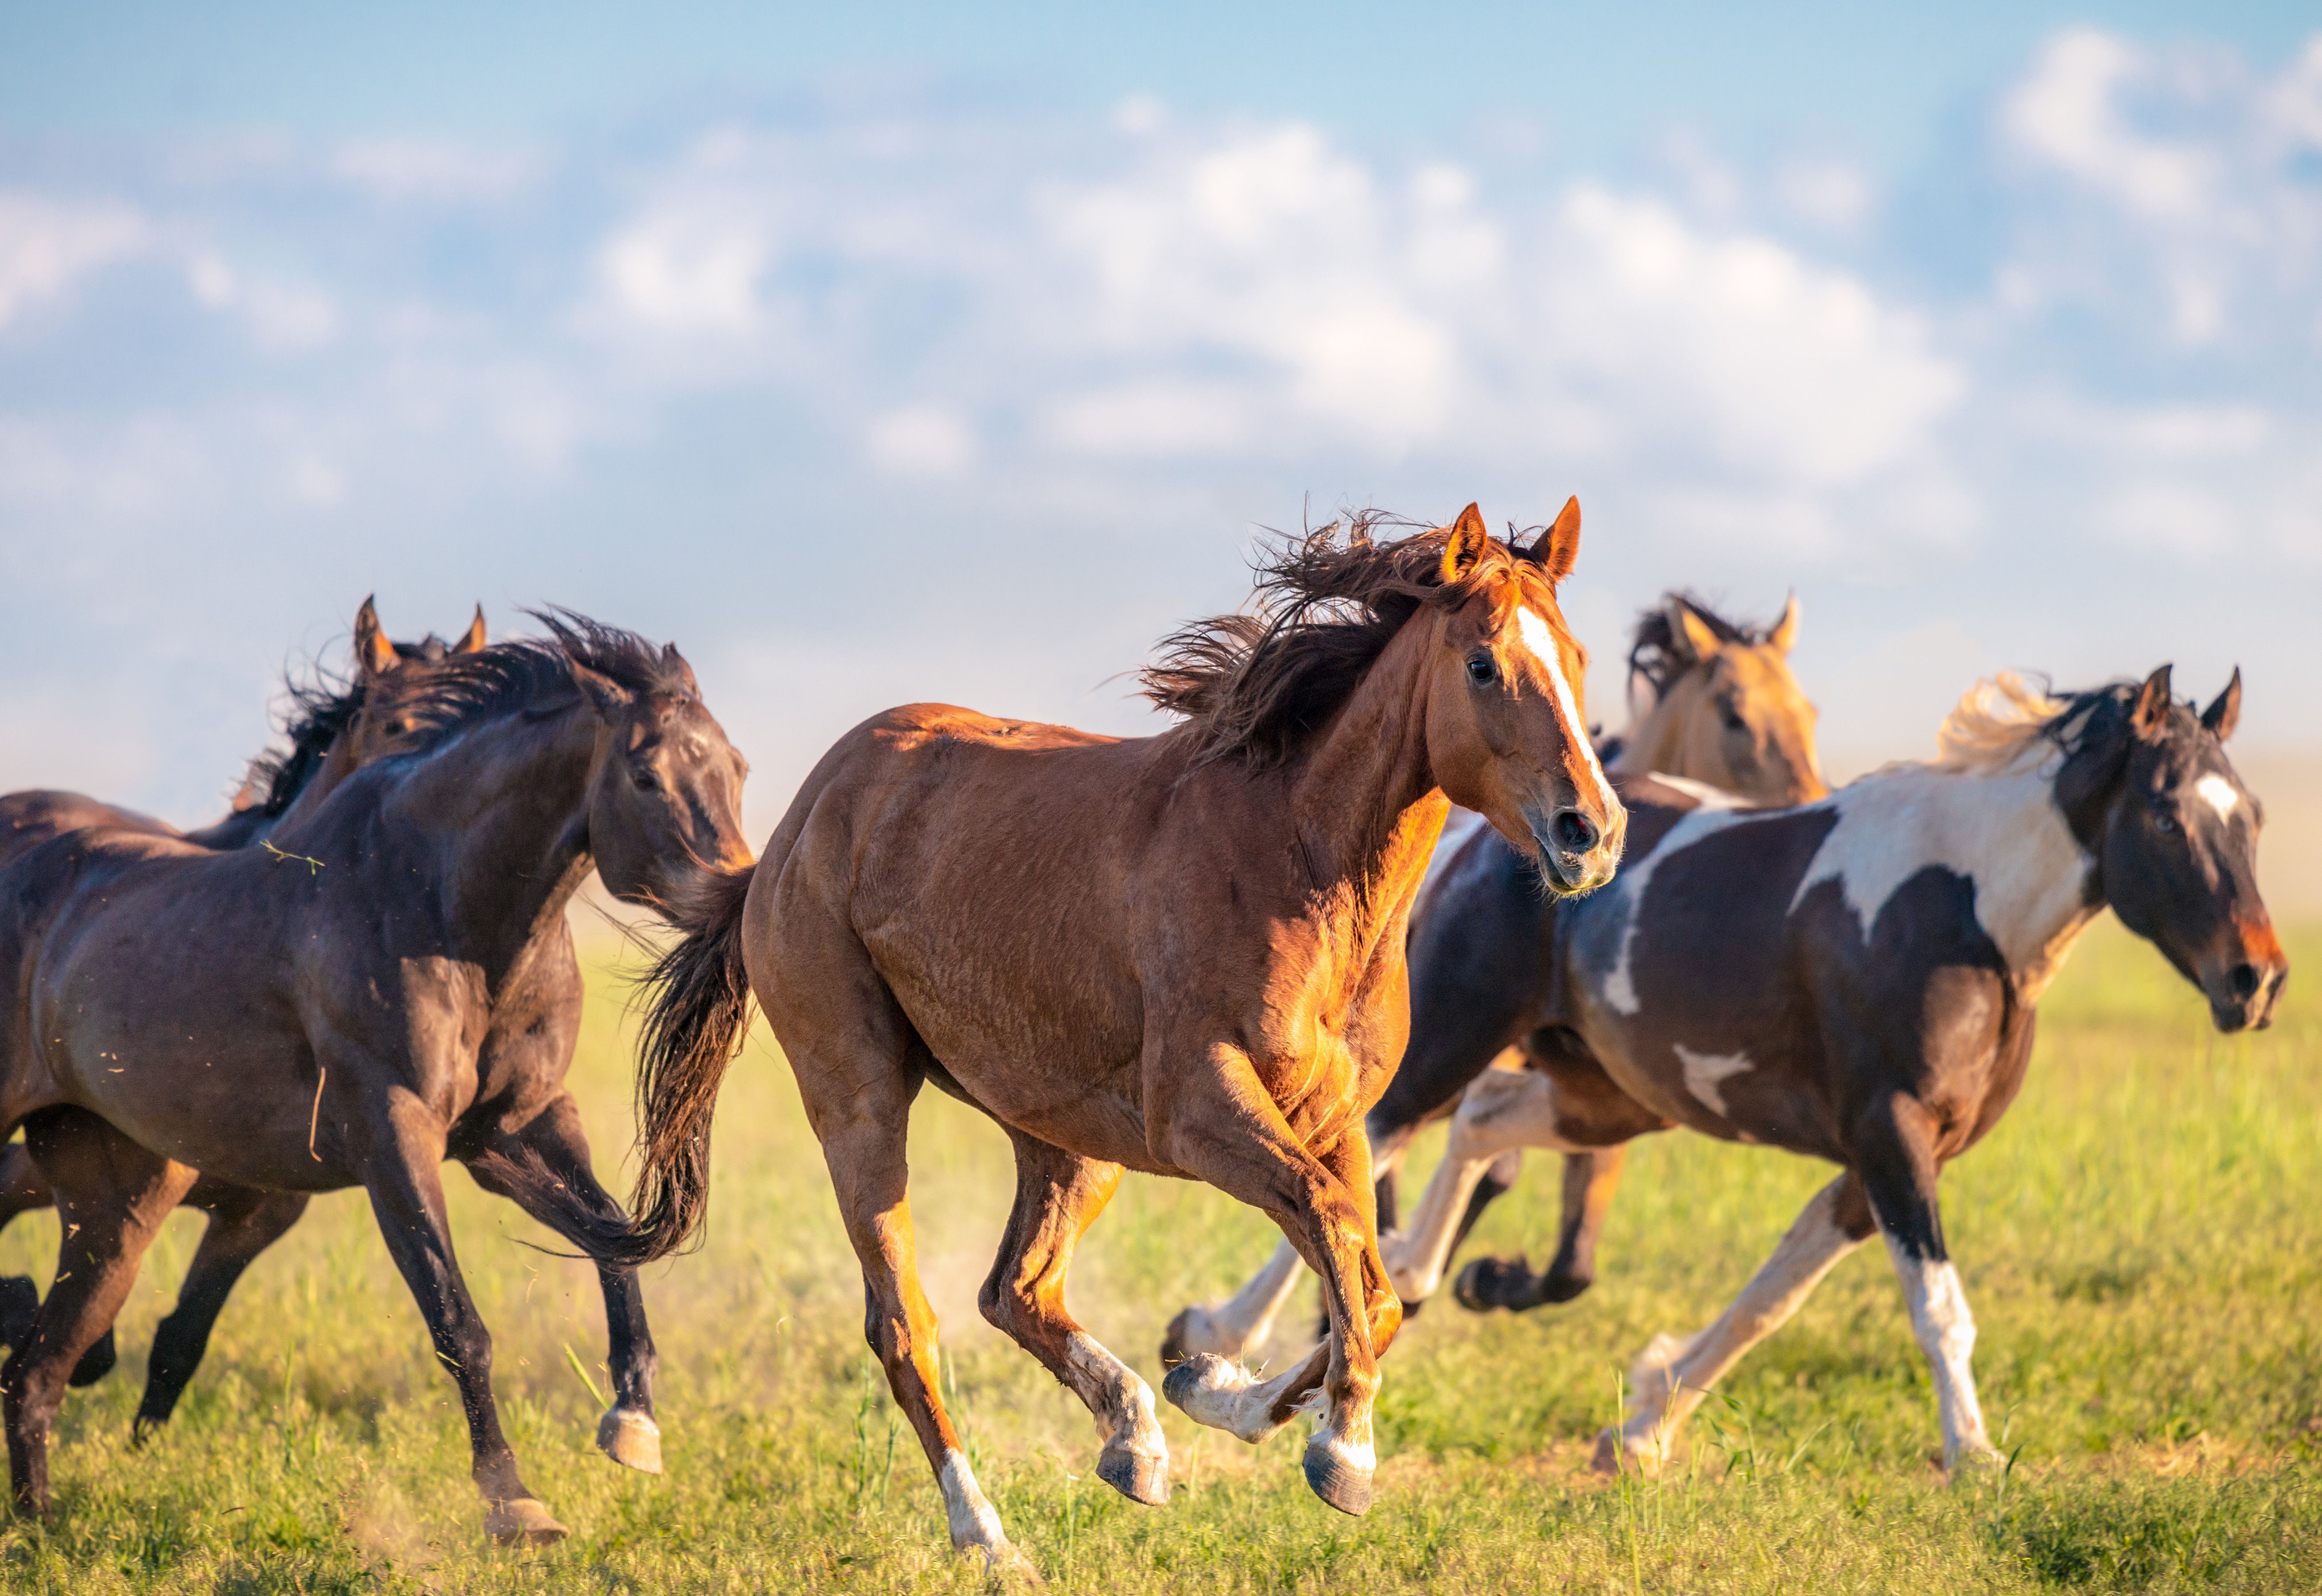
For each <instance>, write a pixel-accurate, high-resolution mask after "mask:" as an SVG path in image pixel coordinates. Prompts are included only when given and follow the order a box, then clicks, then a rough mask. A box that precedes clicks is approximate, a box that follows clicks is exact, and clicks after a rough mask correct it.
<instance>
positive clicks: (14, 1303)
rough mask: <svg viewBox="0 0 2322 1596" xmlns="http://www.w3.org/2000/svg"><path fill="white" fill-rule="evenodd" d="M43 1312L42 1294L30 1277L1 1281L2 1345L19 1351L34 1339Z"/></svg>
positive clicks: (16, 1277) (11, 1276)
mask: <svg viewBox="0 0 2322 1596" xmlns="http://www.w3.org/2000/svg"><path fill="white" fill-rule="evenodd" d="M40 1311H41V1290H40V1288H39V1287H38V1286H35V1285H34V1284H33V1283H32V1276H31V1275H29V1274H12V1275H8V1276H6V1277H5V1278H0V1345H5V1346H8V1347H10V1348H12V1349H13V1348H15V1347H20V1346H22V1345H24V1343H25V1342H27V1341H29V1340H31V1339H32V1320H33V1319H34V1318H37V1317H39V1315H40Z"/></svg>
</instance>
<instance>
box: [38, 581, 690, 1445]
mask: <svg viewBox="0 0 2322 1596" xmlns="http://www.w3.org/2000/svg"><path fill="white" fill-rule="evenodd" d="M485 641H486V638H485V631H484V612H483V606H480V605H479V606H477V608H476V618H475V619H474V621H473V622H471V624H470V625H469V627H468V629H467V631H466V632H465V633H463V634H462V635H461V636H460V637H459V639H458V640H457V641H455V642H452V643H446V642H444V641H443V639H442V638H440V637H437V636H436V635H435V634H434V633H432V632H431V633H429V634H427V636H426V637H425V638H424V639H422V640H421V641H420V642H417V643H398V642H396V641H394V640H393V639H391V638H389V636H388V635H387V634H386V632H385V631H384V630H383V629H382V628H381V627H380V625H379V610H378V607H377V606H376V605H375V604H374V603H373V602H372V601H371V600H370V598H365V599H364V600H363V601H362V606H361V608H360V609H358V610H357V611H356V612H355V623H354V649H353V652H354V674H353V676H352V680H351V681H350V682H349V683H348V685H347V686H346V687H345V688H344V689H339V690H334V689H331V688H328V687H316V686H305V685H299V686H294V687H293V688H292V689H291V690H290V701H291V706H292V711H291V719H290V722H289V725H288V726H287V727H286V728H285V730H286V736H287V742H288V746H287V747H285V748H284V749H283V750H281V751H280V752H268V753H264V754H261V755H260V756H259V757H258V758H257V759H255V760H253V761H251V767H250V771H249V774H248V776H247V777H246V779H245V780H243V782H242V791H241V792H240V793H239V794H238V795H237V796H236V797H235V799H234V805H233V811H232V812H231V813H230V814H228V815H227V816H225V818H224V819H223V820H219V821H217V822H215V824H213V825H206V826H204V827H202V828H200V829H199V830H197V831H191V832H187V833H185V834H184V836H185V837H186V839H187V841H189V842H194V843H198V844H202V845H203V846H205V847H209V848H240V847H248V846H251V845H252V844H257V843H260V842H262V841H263V840H264V839H265V837H266V835H267V834H269V833H270V832H271V831H272V830H273V829H274V828H275V827H276V826H277V825H280V824H281V822H282V819H283V817H284V816H285V815H286V814H288V811H289V810H290V807H291V806H292V805H293V804H296V803H299V802H301V801H302V800H303V801H304V802H306V803H308V804H312V803H315V802H318V801H320V800H321V799H322V798H325V797H326V796H327V795H328V794H329V793H330V791H331V790H332V789H334V788H335V787H336V786H337V785H338V784H339V782H340V781H342V780H345V778H346V777H347V776H348V775H350V774H352V772H353V771H358V770H360V769H361V768H362V767H363V766H364V765H366V764H368V763H370V762H371V761H372V760H374V759H376V758H378V757H379V755H380V754H382V753H384V752H388V750H389V748H391V747H392V746H394V744H395V743H396V741H397V737H398V733H397V731H396V729H395V728H394V727H393V725H391V724H390V719H391V717H387V716H364V715H363V714H362V713H361V711H362V706H363V703H364V700H365V698H366V695H367V694H368V693H369V692H370V689H371V688H372V687H374V686H375V685H377V684H378V683H379V680H380V679H381V678H383V677H385V676H386V675H387V674H388V673H389V671H393V670H403V671H406V672H414V671H425V670H432V669H433V668H434V667H435V666H437V665H440V664H442V663H443V661H445V660H446V659H449V658H451V657H453V655H456V654H465V653H474V652H476V651H477V650H479V649H480V648H482V647H483V646H484V643H485ZM91 826H102V827H107V828H112V829H115V830H123V831H134V830H138V829H141V828H142V829H145V830H148V831H151V832H152V833H153V834H155V835H158V836H176V835H178V832H177V831H176V829H175V828H174V827H171V826H169V825H166V824H164V823H163V822H161V821H159V820H155V819H152V818H151V817H150V816H143V815H140V814H138V813H137V812H135V811H134V810H132V809H124V808H121V807H118V806H116V805H113V804H107V803H103V802H101V801H99V800H97V799H96V798H85V797H83V796H82V795H80V794H79V793H70V792H53V791H33V792H17V793H9V794H7V795H5V797H0V864H5V863H6V862H7V861H8V860H10V859H13V858H14V857H15V856H16V855H17V854H18V853H23V852H24V851H25V850H27V849H29V848H31V847H32V846H33V845H34V844H38V843H41V842H45V841H47V840H48V839H50V838H51V837H54V836H58V835H60V834H63V833H64V832H67V831H75V830H81V829H84V828H87V827H91ZM55 1200H56V1194H55V1193H54V1192H53V1191H51V1190H50V1189H49V1183H48V1181H46V1180H44V1179H43V1178H42V1177H41V1172H40V1170H39V1168H38V1167H37V1166H36V1165H35V1164H34V1163H33V1162H32V1153H31V1150H30V1149H29V1148H27V1147H26V1146H25V1145H24V1144H23V1143H22V1142H11V1143H9V1144H8V1145H7V1146H6V1147H5V1149H0V1227H5V1225H7V1224H8V1223H9V1222H10V1221H11V1220H13V1219H14V1218H16V1216H17V1215H19V1214H22V1213H26V1212H29V1211H30V1210H32V1209H34V1208H48V1207H50V1206H51V1205H52V1204H53V1203H54V1202H55ZM185 1206H186V1207H187V1208H200V1209H202V1210H203V1211H204V1213H205V1214H206V1215H207V1222H206V1225H205V1226H204V1227H203V1231H202V1240H201V1245H200V1246H199V1247H198V1248H197V1250H196V1252H195V1254H194V1261H193V1265H192V1267H191V1268H190V1269H189V1270H187V1274H186V1279H185V1282H184V1284H183V1286H182V1287H181V1288H180V1290H179V1291H178V1306H177V1309H176V1310H175V1311H174V1312H172V1313H171V1314H170V1315H169V1317H168V1318H164V1319H163V1320H162V1321H161V1323H160V1327H159V1328H158V1329H157V1330H156V1331H155V1333H154V1339H153V1356H152V1358H151V1362H150V1363H149V1365H148V1368H147V1372H146V1380H145V1395H144V1400H142V1401H141V1402H140V1403H139V1404H138V1409H137V1419H136V1426H135V1433H136V1434H137V1435H138V1436H141V1437H142V1436H143V1435H145V1434H146V1432H148V1431H149V1430H151V1428H152V1427H154V1426H155V1425H158V1424H161V1423H165V1422H166V1421H167V1420H168V1419H169V1415H170V1413H171V1412H172V1411H173V1410H174V1409H176V1407H177V1404H178V1397H180V1396H181V1395H183V1394H184V1391H185V1388H186V1384H187V1382H188V1381H189V1380H191V1379H192V1378H193V1373H194V1370H195V1369H196V1367H197V1366H198V1365H199V1364H200V1363H201V1359H202V1353H203V1350H204V1349H205V1348H206V1346H207V1345H208V1343H209V1334H210V1328H211V1327H212V1326H213V1325H214V1324H215V1322H216V1319H217V1316H218V1313H219V1311H220V1310H221V1309H223V1308H224V1306H225V1300H226V1297H227V1295H228V1294H229V1293H230V1292H231V1291H232V1290H233V1284H234V1282H235V1281H237V1280H239V1279H240V1278H241V1276H242V1271H243V1270H245V1269H247V1268H248V1267H249V1266H250V1264H251V1261H252V1260H254V1259H255V1258H256V1257H257V1256H258V1255H259V1254H261V1253H262V1252H264V1251H265V1250H266V1248H267V1247H269V1246H270V1245H273V1243H274V1242H275V1241H276V1240H278V1239H279V1237H280V1236H282V1234H283V1233H284V1232H285V1231H287V1230H288V1229H289V1227H291V1226H292V1225H294V1224H296V1223H297V1220H298V1217H299V1215H301V1214H302V1213H304V1212H305V1211H306V1193H304V1192H296V1191H273V1192H269V1191H245V1190H241V1189H239V1188H236V1187H232V1186H228V1185H226V1184H224V1182H223V1181H216V1180H211V1179H204V1180H200V1181H196V1182H195V1183H194V1187H193V1190H190V1191H189V1192H187V1194H186V1199H185ZM39 1309H40V1296H39V1293H38V1291H37V1290H35V1289H34V1287H33V1284H32V1281H31V1280H30V1279H29V1278H27V1277H25V1276H23V1275H16V1276H13V1277H10V1278H6V1279H0V1345H5V1346H10V1347H14V1346H19V1345H23V1340H24V1337H25V1336H27V1335H29V1334H30V1333H31V1330H32V1318H33V1315H34V1314H36V1313H37V1312H38V1311H39ZM113 1365H114V1345H113V1333H112V1332H111V1331H110V1330H107V1331H106V1332H105V1335H104V1336H101V1337H100V1338H99V1339H98V1340H97V1342H96V1345H94V1346H92V1347H90V1348H89V1349H88V1351H87V1353H85V1354H82V1356H81V1359H80V1362H79V1363H78V1364H77V1365H76V1366H75V1367H74V1370H73V1373H72V1383H73V1384H75V1385H87V1384H90V1383H92V1382H96V1381H98V1380H101V1379H103V1378H104V1377H105V1375H106V1374H107V1373H110V1372H111V1370H112V1368H113ZM640 1438H644V1437H642V1436H640ZM624 1461H627V1460H624ZM640 1461H650V1460H645V1459H642V1458H641V1459H640Z"/></svg>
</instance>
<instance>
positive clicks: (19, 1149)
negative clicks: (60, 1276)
mask: <svg viewBox="0 0 2322 1596" xmlns="http://www.w3.org/2000/svg"><path fill="white" fill-rule="evenodd" d="M56 1200H57V1194H56V1193H55V1192H54V1191H52V1190H50V1189H49V1182H48V1181H47V1179H46V1177H44V1176H43V1175H42V1174H41V1172H40V1168H39V1166H38V1165H36V1164H34V1163H33V1162H32V1149H30V1148H28V1147H27V1146H25V1145H24V1144H23V1143H22V1142H11V1143H9V1144H8V1145H6V1146H5V1147H0V1227H5V1226H6V1225H7V1224H8V1222H9V1221H10V1220H12V1219H14V1218H15V1217H16V1216H17V1215H19V1214H24V1213H30V1212H31V1211H32V1210H33V1209H34V1208H53V1207H54V1206H55V1205H56ZM40 1311H41V1292H40V1288H39V1287H37V1286H35V1285H34V1284H33V1283H32V1276H31V1275H29V1274H12V1275H8V1276H6V1277H5V1278H0V1346H9V1347H17V1346H22V1345H24V1338H25V1337H26V1336H30V1335H31V1334H32V1316H33V1315H35V1314H37V1313H39V1312H40Z"/></svg>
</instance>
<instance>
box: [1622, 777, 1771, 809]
mask: <svg viewBox="0 0 2322 1596" xmlns="http://www.w3.org/2000/svg"><path fill="white" fill-rule="evenodd" d="M1646 775H1647V776H1648V777H1649V778H1650V780H1655V781H1658V782H1659V783H1660V784H1661V785H1662V786H1663V787H1674V788H1675V789H1678V791H1679V792H1681V793H1683V794H1685V796H1686V797H1687V798H1691V799H1692V800H1693V801H1694V802H1695V803H1696V805H1698V806H1700V807H1702V808H1705V809H1738V808H1740V807H1742V805H1743V804H1746V803H1748V802H1749V801H1750V800H1749V799H1748V798H1744V797H1742V795H1741V794H1740V793H1738V792H1732V791H1728V790H1727V789H1724V788H1723V787H1718V786H1715V785H1714V784H1712V783H1710V782H1707V781H1696V780H1694V779H1693V778H1692V777H1690V776H1672V775H1670V774H1669V773H1668V771H1647V772H1646Z"/></svg>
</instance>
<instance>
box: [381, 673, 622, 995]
mask: <svg viewBox="0 0 2322 1596" xmlns="http://www.w3.org/2000/svg"><path fill="white" fill-rule="evenodd" d="M596 735H597V721H596V717H595V716H593V715H591V714H590V711H589V708H588V706H587V704H586V703H585V701H581V702H576V703H575V704H574V705H573V706H571V707H567V708H566V709H564V710H562V711H561V712H556V713H552V714H547V715H543V716H536V717H527V716H509V717H507V719H505V720H498V721H492V722H487V723H486V724H484V725H479V726H476V727H474V728H472V729H471V730H469V731H467V732H465V733H463V734H460V735H459V736H457V737H456V738H455V739H454V740H453V742H451V743H447V744H446V745H445V746H444V747H443V748H442V749H439V750H438V751H436V752H434V753H433V754H430V755H428V756H426V757H425V758H424V759H422V760H420V761H418V762H416V764H415V765H414V766H413V768H412V769H411V771H410V772H409V773H408V775H407V778H406V780H404V781H403V782H402V783H401V784H400V785H399V786H398V789H397V790H396V792H395V793H394V795H393V797H392V798H390V799H389V806H388V807H389V815H388V818H389V821H390V823H400V824H407V825H413V826H416V827H419V828H422V829H425V830H427V831H431V832H434V833H435V834H438V835H442V836H445V837H449V838H451V839H453V843H452V845H451V847H450V848H449V850H448V851H447V852H446V853H444V854H443V858H444V860H445V872H446V873H445V875H444V877H443V879H442V880H439V881H438V882H437V888H438V889H439V890H440V891H442V892H443V893H444V894H445V896H446V898H447V899H448V901H447V904H446V907H447V909H448V910H449V913H448V914H447V916H446V923H447V924H449V925H451V926H453V928H454V930H455V933H456V934H457V935H460V936H461V938H462V941H463V942H466V943H469V944H471V945H473V946H474V947H475V948H476V949H477V950H478V951H479V952H480V953H484V954H486V955H487V956H489V955H490V954H492V953H495V952H496V953H498V955H499V956H501V957H505V958H507V959H509V960H513V959H514V958H515V957H516V956H517V954H518V953H520V952H521V950H522V949H523V948H524V947H526V945H527V944H530V943H532V942H534V941H535V940H536V939H537V938H539V937H540V936H542V935H547V934H549V933H551V932H552V931H553V929H554V927H555V926H557V925H559V924H560V923H561V922H562V918H563V915H564V908H565V905H566V904H567V903H568V902H570V901H571V897H572V894H573V893H574V892H575V891H577V890H579V889H580V883H581V881H582V880H586V879H587V877H588V873H589V869H590V856H589V827H588V801H589V771H590V761H591V758H592V756H593V755H594V752H595V750H596Z"/></svg>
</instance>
